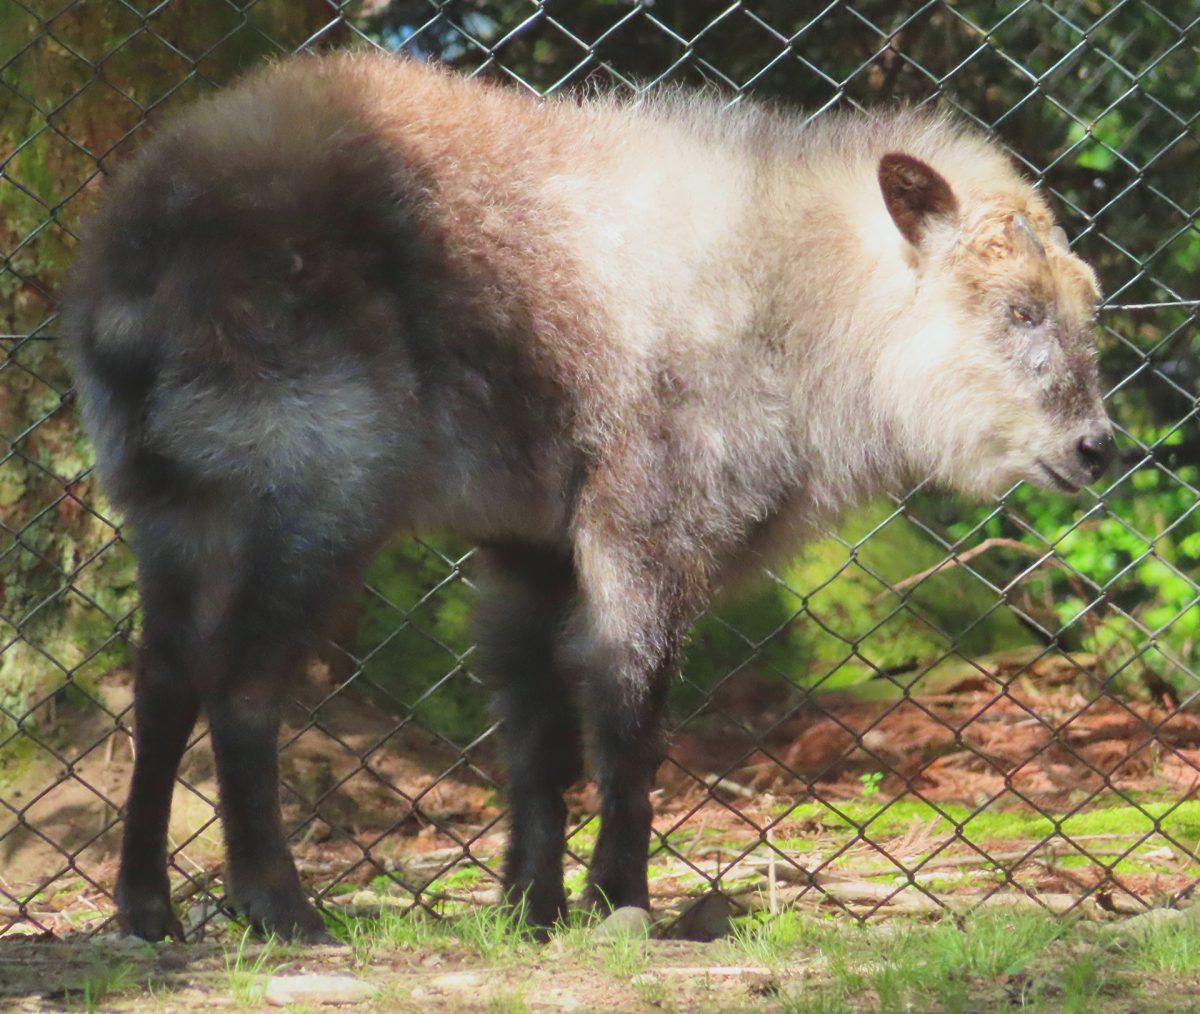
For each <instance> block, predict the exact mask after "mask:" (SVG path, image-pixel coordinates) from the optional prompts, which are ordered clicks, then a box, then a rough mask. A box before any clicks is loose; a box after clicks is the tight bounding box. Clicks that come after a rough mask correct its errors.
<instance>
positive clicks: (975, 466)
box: [880, 160, 1113, 495]
mask: <svg viewBox="0 0 1200 1014" xmlns="http://www.w3.org/2000/svg"><path fill="white" fill-rule="evenodd" d="M897 171H899V172H900V173H901V177H900V179H899V181H898V182H897V181H896V180H894V179H893V177H894V176H895V175H896V172H897ZM880 181H881V186H882V187H883V188H884V193H885V200H887V198H888V189H887V188H888V186H889V184H891V185H893V186H894V187H897V188H898V189H896V190H894V192H893V193H892V194H891V201H890V203H889V210H893V206H897V205H898V206H899V213H897V212H896V211H895V210H893V218H894V220H895V221H896V224H897V225H898V226H899V227H900V228H901V231H902V233H903V234H904V235H905V236H906V238H908V239H909V240H910V242H912V243H913V244H914V246H915V247H916V248H917V252H918V254H919V256H920V257H921V258H922V259H923V261H924V263H923V265H922V271H921V274H922V278H923V286H924V287H923V292H922V295H921V297H920V305H919V312H920V313H921V314H922V324H921V326H920V328H919V330H918V333H917V335H916V339H915V342H914V343H913V344H912V345H910V346H908V347H907V348H904V349H897V350H891V351H890V354H889V355H888V356H887V357H885V361H884V376H883V378H882V379H883V380H884V382H885V383H887V384H888V385H889V386H890V387H891V393H892V397H893V398H894V399H895V400H896V401H897V402H898V403H899V404H901V405H903V406H904V409H903V411H902V412H901V415H902V417H904V418H909V419H919V420H920V422H919V423H918V424H917V426H918V428H919V430H918V432H917V433H916V434H914V436H915V437H916V439H915V445H916V447H917V448H918V459H919V460H918V462H917V464H918V468H923V469H925V470H928V471H930V472H932V474H933V477H934V478H935V479H937V480H938V481H940V482H941V483H942V484H943V485H947V486H950V487H951V488H953V489H956V490H959V491H961V492H964V493H968V494H972V495H994V494H997V493H1001V492H1003V491H1004V490H1005V489H1007V488H1008V487H1009V486H1011V485H1012V484H1013V483H1015V482H1017V481H1019V480H1025V481H1027V482H1030V483H1033V484H1034V485H1037V486H1040V487H1043V488H1047V489H1057V490H1061V491H1064V492H1077V491H1078V490H1079V489H1081V488H1082V487H1083V486H1086V485H1087V484H1088V483H1091V482H1094V481H1095V480H1096V479H1098V478H1099V477H1100V475H1101V474H1103V472H1104V471H1105V469H1106V468H1107V466H1108V464H1109V463H1110V462H1111V459H1112V456H1113V441H1112V428H1111V424H1110V423H1109V420H1108V416H1107V414H1106V412H1105V409H1104V403H1103V400H1102V398H1101V391H1100V377H1099V372H1098V370H1097V365H1096V354H1095V346H1094V315H1095V306H1096V303H1097V301H1098V299H1099V290H1098V288H1097V285H1096V279H1095V275H1094V273H1093V272H1092V270H1091V269H1090V268H1089V267H1088V266H1087V265H1086V264H1085V263H1084V262H1083V261H1082V260H1080V259H1079V258H1078V257H1076V256H1075V255H1073V254H1072V253H1071V252H1070V251H1069V249H1068V248H1067V243H1066V238H1065V236H1064V234H1063V233H1062V230H1061V229H1058V228H1057V226H1053V225H1052V223H1051V220H1050V217H1049V214H1048V212H1046V211H1045V210H1044V209H1043V208H1041V207H1040V206H1038V207H1037V215H1038V218H1039V221H1040V228H1035V227H1034V225H1033V224H1032V223H1031V222H1030V221H1029V219H1027V218H1026V217H1025V215H1024V214H1023V213H1022V212H1021V211H1014V210H1009V209H1006V208H1005V207H1002V206H995V207H992V206H988V207H984V208H982V209H980V208H976V209H972V215H971V216H968V215H965V214H963V213H961V211H960V209H959V207H958V203H957V199H956V198H955V197H954V195H953V194H952V192H951V191H950V189H949V185H948V184H947V183H946V181H945V180H944V179H942V178H941V177H940V176H939V175H938V174H937V173H936V172H935V171H934V170H933V169H931V168H930V167H929V166H927V165H924V163H919V162H916V161H915V160H907V161H905V162H903V163H900V164H899V169H898V170H896V169H893V170H892V171H891V172H890V173H889V172H887V171H885V170H884V169H881V174H880ZM914 211H915V217H914ZM964 220H966V221H967V223H969V224H964ZM920 459H923V460H920Z"/></svg>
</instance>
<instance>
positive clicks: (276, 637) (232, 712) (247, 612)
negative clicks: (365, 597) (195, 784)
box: [201, 530, 365, 942]
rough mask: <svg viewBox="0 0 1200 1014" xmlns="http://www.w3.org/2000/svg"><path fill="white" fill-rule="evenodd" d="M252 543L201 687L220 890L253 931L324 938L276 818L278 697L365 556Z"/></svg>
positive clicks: (277, 537)
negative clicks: (221, 868)
mask: <svg viewBox="0 0 1200 1014" xmlns="http://www.w3.org/2000/svg"><path fill="white" fill-rule="evenodd" d="M251 547H252V548H251V551H250V552H249V553H248V554H247V557H246V559H244V560H243V561H241V562H240V564H239V567H238V579H237V589H236V591H235V592H234V593H233V594H232V595H231V596H230V599H229V604H228V608H227V609H226V611H225V613H224V615H223V616H222V618H221V620H220V622H219V623H218V624H217V626H216V629H215V631H214V634H213V637H212V641H211V649H212V650H211V652H210V658H211V660H212V664H213V669H212V671H211V673H210V675H209V677H208V678H207V679H206V680H205V682H204V684H203V686H202V690H201V700H202V703H203V705H204V709H205V711H206V713H207V715H208V722H209V731H210V734H211V737H212V745H213V753H214V755H215V758H216V764H217V781H218V785H219V788H220V800H221V822H222V826H223V828H224V832H225V848H226V857H227V863H226V869H225V883H226V894H227V897H228V900H229V902H230V904H231V905H232V907H233V908H234V909H235V910H236V911H237V912H238V913H239V914H240V915H242V916H243V917H245V918H246V919H247V920H248V921H249V922H250V924H251V925H252V926H254V928H255V929H256V930H258V931H259V932H262V933H274V934H276V935H277V936H279V937H282V938H284V939H289V940H304V941H312V942H318V941H326V940H328V939H329V937H328V934H327V933H326V930H325V924H324V921H323V920H322V918H321V916H320V914H319V913H318V912H317V911H316V909H314V908H313V906H312V905H311V904H310V903H309V902H308V900H307V899H306V898H305V896H304V891H303V889H302V888H301V885H300V878H299V876H298V875H297V873H296V867H295V863H294V862H293V861H292V857H291V854H290V852H289V851H288V847H287V838H286V835H285V833H284V829H283V822H282V820H281V818H280V812H279V764H278V733H279V726H280V717H281V709H282V701H283V695H284V693H285V691H286V689H287V687H288V686H289V685H290V684H292V683H293V682H294V681H295V680H297V679H298V678H300V676H301V672H302V670H303V667H304V664H305V662H306V661H307V659H308V658H309V656H310V655H311V653H312V650H313V647H314V644H315V642H316V641H317V639H318V638H319V635H320V633H321V631H322V630H323V628H324V625H325V618H327V617H329V616H331V615H335V613H336V609H337V607H338V604H339V599H340V598H341V596H343V595H344V594H346V593H347V592H349V591H350V590H352V589H353V588H355V587H357V583H358V580H359V578H360V576H361V570H362V563H363V560H364V559H365V554H361V553H350V552H338V551H335V550H334V549H332V548H331V547H330V546H329V545H328V543H326V544H325V545H323V546H322V545H321V544H320V542H318V540H316V539H314V538H312V537H307V538H305V537H301V536H299V535H297V534H295V533H293V532H280V531H278V530H274V531H266V532H260V533H256V538H255V539H253V540H252V542H251Z"/></svg>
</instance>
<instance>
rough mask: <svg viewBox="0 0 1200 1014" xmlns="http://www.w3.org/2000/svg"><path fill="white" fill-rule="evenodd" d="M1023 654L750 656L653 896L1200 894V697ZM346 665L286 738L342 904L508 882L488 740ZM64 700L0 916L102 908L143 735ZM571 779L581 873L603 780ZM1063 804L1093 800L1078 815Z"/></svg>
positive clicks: (689, 766) (679, 801) (472, 901)
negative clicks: (904, 663)
mask: <svg viewBox="0 0 1200 1014" xmlns="http://www.w3.org/2000/svg"><path fill="white" fill-rule="evenodd" d="M1029 659H1030V656H1027V655H1026V656H1022V655H1021V654H1020V653H1016V654H1013V655H1010V656H1005V657H1003V658H997V659H993V660H991V662H990V663H989V664H988V666H987V668H986V669H985V670H984V671H980V670H979V669H977V668H975V667H973V666H966V665H964V666H962V667H960V668H959V669H957V670H950V671H949V672H948V673H947V672H943V673H942V674H940V675H939V676H938V679H937V680H936V681H934V680H932V679H931V680H930V681H928V682H927V683H923V684H922V685H921V686H919V687H917V688H914V690H913V692H912V693H911V695H904V694H902V693H901V692H900V691H899V690H898V688H897V687H895V686H893V685H892V684H890V683H888V681H886V680H880V681H877V682H878V684H879V685H878V686H877V687H876V686H873V687H870V688H868V689H869V690H870V691H872V693H868V694H866V695H863V694H861V693H860V694H859V695H857V696H854V697H851V696H838V695H832V694H830V695H822V696H819V697H816V696H814V697H809V698H803V697H800V696H798V695H797V694H796V693H795V692H794V691H792V690H790V689H789V688H788V687H786V686H785V685H782V684H780V683H778V682H774V683H773V682H770V681H766V680H754V679H740V680H739V681H736V684H731V689H729V690H727V691H720V692H718V694H717V696H716V698H715V700H714V701H713V704H712V706H711V707H710V708H709V709H708V710H707V711H706V713H705V715H704V716H702V717H701V718H700V719H699V720H697V721H693V722H690V723H688V724H686V725H685V726H684V727H683V728H682V729H681V730H680V731H679V733H678V734H677V737H676V740H675V743H674V747H673V749H672V752H671V756H670V759H669V760H668V761H667V762H666V763H665V764H664V765H663V768H662V770H661V771H660V777H659V783H658V787H657V789H656V791H655V794H654V802H655V811H656V821H655V828H656V831H657V834H658V837H657V839H656V848H655V854H654V856H653V857H652V866H651V873H652V880H653V892H654V898H655V904H656V907H657V908H658V909H659V910H660V911H664V912H667V913H668V914H671V913H679V912H682V911H684V910H685V908H686V906H687V904H688V902H689V899H693V898H695V897H698V896H703V895H704V894H706V893H708V892H710V891H711V890H712V889H713V888H714V886H717V884H718V881H719V886H720V887H721V888H722V889H723V890H724V891H725V892H726V893H727V894H728V895H729V896H730V897H731V898H732V899H733V900H734V903H735V904H736V905H740V906H743V907H747V908H753V907H755V906H760V907H761V906H762V905H766V904H774V905H779V904H788V905H799V906H802V907H809V908H813V909H816V910H830V911H835V912H848V913H851V914H853V915H855V916H856V917H860V918H862V917H868V916H871V915H874V914H876V913H881V912H894V911H903V912H909V913H919V912H938V911H941V910H943V909H944V908H945V907H947V906H948V907H950V908H954V909H956V910H960V909H966V910H971V909H974V908H976V907H978V906H980V905H982V904H986V903H988V901H989V899H991V898H992V897H995V896H997V895H999V896H1003V897H1005V898H1008V897H1009V896H1014V895H1021V896H1023V897H1024V898H1025V899H1026V900H1028V901H1029V902H1030V903H1031V904H1035V905H1038V906H1041V907H1045V908H1049V909H1053V910H1056V911H1057V910H1075V909H1088V910H1091V909H1097V910H1099V911H1100V912H1101V913H1107V914H1110V915H1113V914H1121V913H1133V912H1137V911H1142V910H1144V909H1145V908H1146V907H1147V906H1152V905H1158V904H1162V903H1164V902H1168V901H1170V900H1171V899H1174V898H1178V897H1181V896H1184V895H1187V894H1189V893H1190V891H1191V889H1192V888H1193V887H1194V885H1195V883H1196V875H1197V873H1198V872H1200V863H1198V862H1197V859H1196V855H1195V850H1196V848H1197V841H1198V840H1200V808H1195V804H1194V803H1193V802H1192V799H1193V795H1194V793H1195V791H1196V789H1197V786H1198V784H1200V716H1197V715H1195V714H1192V713H1190V712H1179V711H1172V710H1169V702H1162V703H1150V702H1146V701H1142V702H1132V701H1118V700H1116V699H1115V698H1113V697H1109V696H1099V695H1097V693H1096V685H1095V680H1096V676H1095V674H1094V673H1089V672H1088V671H1086V670H1081V669H1080V667H1079V666H1078V665H1077V664H1075V663H1072V662H1068V661H1067V660H1065V659H1063V658H1061V657H1058V656H1053V655H1051V656H1047V657H1046V658H1043V659H1040V660H1038V661H1034V662H1032V663H1030V661H1029ZM125 686H126V681H124V680H123V679H122V678H120V674H117V675H116V676H114V678H113V680H112V682H111V684H110V685H107V684H106V686H105V687H104V693H105V699H106V701H107V703H108V706H109V707H110V708H111V709H112V710H113V711H114V712H116V713H120V712H121V711H122V710H123V708H124V707H125V706H126V705H127V703H128V691H127V690H126V689H125ZM330 689H331V687H330V686H329V685H328V684H325V685H322V683H321V682H320V680H317V681H316V682H315V683H314V685H313V687H312V689H311V690H310V691H309V696H308V697H307V698H306V699H305V700H304V701H302V702H298V704H297V706H296V707H295V709H294V711H293V713H292V714H291V715H290V726H289V731H288V736H287V741H286V743H285V745H284V748H283V752H282V769H283V774H284V784H285V791H284V807H285V814H286V816H287V818H288V821H289V823H290V824H291V826H292V827H293V828H295V835H294V840H293V842H294V850H295V853H296V855H297V858H298V861H299V866H300V869H301V873H302V876H303V877H304V879H305V881H306V883H307V884H308V885H309V886H310V887H311V888H312V889H313V890H314V891H316V892H319V893H321V894H322V895H324V896H325V898H326V902H327V904H328V905H329V906H331V907H333V908H336V909H338V910H339V911H346V912H356V911H360V910H371V909H372V908H374V909H378V907H379V906H380V905H388V904H398V903H401V902H403V903H406V904H407V903H410V902H411V900H412V898H413V895H414V894H416V895H417V896H418V897H419V898H420V900H421V901H422V902H423V903H424V904H427V905H429V906H431V907H434V908H438V909H439V910H445V911H459V910H462V909H463V908H464V907H466V908H470V907H477V906H481V905H487V904H490V903H491V902H492V900H493V899H494V897H495V877H494V874H495V872H496V870H497V869H498V863H499V859H500V857H501V855H502V849H503V841H504V830H505V829H504V824H503V817H502V787H501V786H500V785H498V784H497V781H496V780H493V777H492V776H493V775H495V773H496V772H498V768H499V766H498V764H497V763H496V758H495V756H494V740H493V739H486V740H484V741H482V742H481V743H480V744H477V745H476V746H474V747H473V748H471V749H469V750H467V751H465V752H464V753H461V754H460V753H459V752H458V750H457V749H456V748H455V747H454V746H453V745H452V744H449V743H448V742H447V741H445V740H441V739H439V738H438V737H436V736H433V735H430V734H428V733H425V732H422V731H420V730H418V729H416V728H414V727H413V726H412V725H406V724H404V723H402V722H398V721H397V720H396V719H394V718H391V717H388V716H386V715H385V714H384V713H382V712H381V711H380V710H379V709H378V708H376V707H375V706H374V705H372V704H371V703H370V702H368V701H365V700H363V699H361V698H359V697H358V696H356V695H354V694H352V693H345V692H343V693H337V694H332V695H331V694H330V693H329V691H330ZM864 696H866V697H867V698H871V697H873V698H874V699H864ZM62 717H63V716H62V715H61V714H60V716H59V718H60V719H61V718H62ZM310 719H311V720H310ZM58 725H59V726H60V727H64V728H67V729H68V731H67V732H66V733H64V734H62V736H61V738H60V740H58V741H53V740H49V739H47V740H46V742H47V745H48V746H51V747H53V748H54V749H56V750H59V751H61V752H62V753H63V755H64V756H66V757H67V758H68V760H69V761H70V763H69V766H66V765H63V764H61V763H60V762H59V761H57V760H53V759H51V758H50V757H49V754H48V753H46V752H45V751H40V754H39V756H37V757H35V758H34V759H33V761H32V762H30V763H28V764H27V765H26V767H25V768H23V769H22V772H21V773H20V777H16V778H14V777H13V776H12V774H11V773H7V774H5V773H4V772H0V775H3V776H4V779H5V780H4V782H3V785H2V786H0V796H3V797H4V798H6V799H7V800H8V801H9V803H10V804H11V806H12V807H13V808H14V809H13V811H10V812H9V813H8V815H7V816H6V817H0V936H4V935H12V934H14V933H33V934H44V933H51V934H56V935H61V934H64V933H68V932H70V931H72V930H80V929H90V930H103V929H105V928H106V927H108V926H109V925H110V922H109V920H110V918H111V911H112V909H111V901H110V898H109V895H108V891H109V890H110V888H111V885H112V883H113V880H114V877H115V850H116V846H117V842H118V836H119V823H118V820H117V813H118V810H117V806H118V804H119V803H120V801H121V800H122V799H123V795H124V792H125V785H126V782H127V779H128V775H129V769H130V765H131V756H130V747H129V739H128V735H127V733H126V732H124V731H116V730H114V728H113V724H112V719H111V718H109V717H108V716H106V715H103V714H101V715H97V714H96V713H94V712H91V713H81V715H80V716H79V717H78V719H77V721H75V722H74V724H73V725H72V724H71V723H70V722H62V721H60V722H59V723H58ZM496 777H497V778H498V775H497V776H496ZM182 780H183V783H184V784H183V785H182V786H181V787H180V788H179V789H178V791H177V793H176V803H175V813H174V820H173V823H172V842H173V845H174V846H175V848H176V850H177V851H176V856H175V870H174V872H173V878H174V882H175V886H176V895H177V898H178V900H179V901H180V903H181V906H182V907H183V909H184V910H185V913H186V918H185V925H187V926H188V928H189V930H192V931H194V936H195V937H196V938H200V937H202V936H203V931H204V927H205V925H206V923H207V921H208V920H210V919H211V918H212V917H213V915H214V913H215V912H216V904H217V900H218V899H219V895H220V889H219V871H220V852H221V847H220V846H221V843H220V834H219V830H218V828H217V825H216V819H215V813H214V809H213V800H214V799H215V789H214V781H213V769H212V759H211V755H210V753H209V752H208V750H207V745H206V744H205V743H203V742H201V743H198V745H197V746H196V747H195V748H193V749H192V750H190V751H189V753H188V755H187V758H186V759H185V763H184V766H183V770H182ZM569 803H570V810H571V820H572V825H573V827H574V831H573V833H572V837H571V839H570V842H569V847H570V851H571V856H570V857H569V861H568V885H569V887H571V888H572V889H575V890H577V889H578V888H579V887H580V886H581V885H582V878H583V876H584V873H583V868H582V863H583V862H585V861H586V858H587V856H588V854H589V853H590V849H591V846H592V844H593V843H594V839H595V831H596V822H595V820H594V819H592V818H593V817H594V815H595V813H596V810H597V800H596V798H595V794H594V790H593V789H592V788H591V787H590V786H586V785H585V786H582V787H580V788H579V789H577V790H576V791H575V792H573V793H572V794H571V796H570V798H569ZM1134 804H1137V806H1140V807H1143V809H1142V810H1138V809H1137V808H1136V807H1135V805H1134ZM1189 807H1192V808H1195V812H1193V809H1189ZM977 813H982V814H983V815H984V816H983V817H981V818H979V819H974V818H975V815H976V814H977ZM1089 813H1091V814H1095V815H1097V819H1096V820H1094V821H1093V822H1092V823H1091V824H1088V823H1087V822H1086V819H1085V818H1086V816H1087V814H1089ZM1039 814H1046V815H1049V816H1048V817H1040V816H1039ZM1069 814H1082V815H1083V816H1082V817H1073V818H1072V821H1074V823H1071V822H1068V823H1067V824H1062V823H1061V818H1062V817H1063V816H1064V815H1069ZM1160 817H1161V822H1160V820H1159V818H1160ZM985 818H986V819H985ZM5 822H7V823H5Z"/></svg>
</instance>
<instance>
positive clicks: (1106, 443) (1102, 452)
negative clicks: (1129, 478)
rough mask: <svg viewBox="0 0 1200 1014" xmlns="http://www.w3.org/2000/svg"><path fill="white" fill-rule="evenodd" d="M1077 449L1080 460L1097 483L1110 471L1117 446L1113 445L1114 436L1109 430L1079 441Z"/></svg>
mask: <svg viewBox="0 0 1200 1014" xmlns="http://www.w3.org/2000/svg"><path fill="white" fill-rule="evenodd" d="M1076 449H1077V450H1078V451H1079V460H1080V461H1081V462H1082V463H1083V467H1084V468H1085V469H1087V473H1088V475H1090V476H1091V477H1092V481H1093V482H1095V481H1096V480H1097V479H1099V478H1100V476H1102V475H1103V474H1104V473H1105V472H1106V471H1108V466H1109V465H1111V464H1112V459H1113V455H1114V454H1115V453H1116V450H1117V445H1116V444H1114V443H1113V438H1112V434H1111V433H1110V432H1109V431H1108V430H1101V431H1099V432H1097V433H1089V434H1088V435H1087V436H1086V437H1084V438H1083V439H1082V440H1080V441H1079V446H1078V448H1076Z"/></svg>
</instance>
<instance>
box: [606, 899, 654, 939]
mask: <svg viewBox="0 0 1200 1014" xmlns="http://www.w3.org/2000/svg"><path fill="white" fill-rule="evenodd" d="M593 932H594V933H595V934H596V936H598V937H618V936H642V937H644V936H649V934H650V913H649V912H647V911H646V910H645V909H644V908H638V907H637V906H635V905H624V906H622V907H621V908H617V909H613V911H612V912H611V913H610V914H609V916H608V918H607V919H605V920H604V921H603V922H601V923H600V924H599V925H598V926H597V927H596V928H595V930H593Z"/></svg>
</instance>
